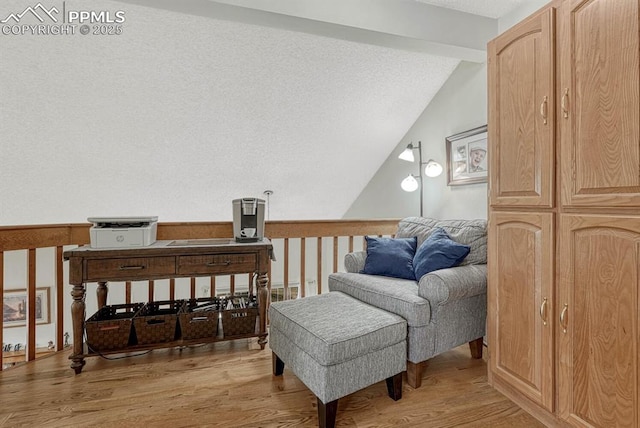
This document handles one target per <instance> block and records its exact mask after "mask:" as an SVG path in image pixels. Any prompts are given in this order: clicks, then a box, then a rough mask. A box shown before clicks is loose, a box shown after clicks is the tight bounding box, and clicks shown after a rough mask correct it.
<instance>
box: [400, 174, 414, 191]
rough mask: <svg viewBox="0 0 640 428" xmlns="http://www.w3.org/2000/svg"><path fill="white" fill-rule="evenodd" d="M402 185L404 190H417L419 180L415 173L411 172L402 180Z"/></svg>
mask: <svg viewBox="0 0 640 428" xmlns="http://www.w3.org/2000/svg"><path fill="white" fill-rule="evenodd" d="M400 187H402V190H404V191H405V192H415V191H416V190H417V189H418V180H416V178H415V177H414V176H413V175H411V174H409V176H408V177H407V178H405V179H404V180H402V183H400Z"/></svg>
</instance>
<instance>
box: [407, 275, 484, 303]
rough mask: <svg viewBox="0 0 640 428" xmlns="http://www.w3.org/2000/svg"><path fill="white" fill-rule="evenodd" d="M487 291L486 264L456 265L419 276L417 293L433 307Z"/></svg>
mask: <svg viewBox="0 0 640 428" xmlns="http://www.w3.org/2000/svg"><path fill="white" fill-rule="evenodd" d="M486 292H487V265H466V266H456V267H452V268H449V269H440V270H436V271H433V272H430V273H428V274H426V275H424V276H423V277H422V278H420V281H419V282H418V295H419V296H420V297H422V298H423V299H427V300H428V301H429V303H431V307H432V308H433V307H434V306H436V305H445V304H447V303H450V302H452V301H455V300H462V299H465V298H468V297H472V296H477V295H479V294H484V293H486Z"/></svg>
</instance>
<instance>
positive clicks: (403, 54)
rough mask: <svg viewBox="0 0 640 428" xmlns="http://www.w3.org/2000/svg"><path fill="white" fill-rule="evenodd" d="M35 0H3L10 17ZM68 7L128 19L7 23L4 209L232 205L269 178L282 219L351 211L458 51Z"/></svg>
mask: <svg viewBox="0 0 640 428" xmlns="http://www.w3.org/2000/svg"><path fill="white" fill-rule="evenodd" d="M27 4H28V3H26V2H25V1H24V0H7V1H3V2H2V5H0V15H2V16H1V17H0V19H2V18H5V17H6V16H7V14H8V12H9V11H14V12H20V11H22V10H23V9H24V8H25V6H26V5H27ZM66 7H67V9H68V10H69V9H71V8H77V9H84V10H110V11H116V10H119V9H123V10H124V11H125V12H126V22H125V23H124V24H123V30H124V31H123V33H122V34H121V35H118V36H116V35H112V36H95V35H86V36H83V35H79V34H76V35H73V36H31V35H26V36H12V35H4V34H0V57H1V60H0V94H1V96H0V152H1V154H2V167H1V168H0V183H2V184H1V186H0V224H2V225H7V224H33V223H36V224H37V223H66V222H82V221H85V220H86V218H87V217H89V216H108V215H158V216H159V218H160V221H206V220H229V219H231V212H232V210H231V201H232V199H234V198H239V197H245V196H257V197H263V191H264V190H266V189H270V190H273V191H274V192H275V193H274V194H273V196H272V197H271V207H270V213H271V219H308V218H319V219H322V218H339V217H341V216H342V214H343V213H344V212H345V211H346V209H347V208H348V207H349V205H350V204H351V202H352V201H353V200H354V199H355V197H356V196H357V195H358V194H359V192H360V191H361V189H362V188H363V187H364V186H365V185H366V183H367V182H368V181H369V180H370V178H371V177H372V176H373V174H374V173H375V171H376V170H377V168H378V167H379V166H380V165H381V164H382V162H383V161H384V159H385V158H386V156H387V155H388V153H389V151H390V150H391V149H392V148H393V146H394V145H395V142H396V141H398V140H399V139H400V138H401V137H402V135H403V134H404V133H405V132H406V130H407V129H408V128H409V127H410V126H411V124H412V123H413V122H414V121H415V119H416V118H417V117H418V116H419V114H420V112H421V111H422V110H423V109H424V106H425V105H426V103H427V101H426V100H428V99H430V98H431V97H432V96H433V94H435V93H436V92H437V89H438V88H439V87H440V85H441V84H442V83H443V82H444V81H445V80H446V79H447V77H448V76H449V74H450V73H451V71H453V69H454V68H455V66H456V64H457V62H458V61H457V60H455V59H451V58H440V57H433V56H430V55H427V54H424V53H419V52H408V51H401V50H394V49H389V48H384V47H380V46H374V45H369V44H361V43H355V42H350V41H345V40H337V39H331V38H328V37H318V36H315V35H311V34H306V33H298V32H293V31H287V30H281V29H276V28H268V27H261V26H257V25H249V24H243V23H238V22H230V21H221V20H216V19H212V18H206V17H200V16H194V15H188V14H181V13H175V12H170V11H166V10H160V9H154V8H146V7H141V6H136V5H131V4H126V3H120V2H113V1H107V0H99V1H86V0H68V1H67V2H66ZM422 70H436V71H435V74H433V73H432V74H431V78H430V79H427V80H425V79H421V76H422V74H423V71H422ZM354 163H357V164H359V166H358V168H353V165H354ZM345 182H348V183H349V186H345V185H344V183H345Z"/></svg>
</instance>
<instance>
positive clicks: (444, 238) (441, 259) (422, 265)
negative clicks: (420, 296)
mask: <svg viewBox="0 0 640 428" xmlns="http://www.w3.org/2000/svg"><path fill="white" fill-rule="evenodd" d="M469 251H471V247H469V246H468V245H464V244H459V243H457V242H456V241H453V240H452V239H451V238H450V237H449V235H448V234H447V232H445V230H444V229H442V228H441V227H438V228H437V229H436V230H435V231H434V232H433V233H432V234H431V235H430V236H429V237H428V238H427V239H426V240H425V241H424V242H423V243H422V245H420V248H418V251H416V255H415V257H414V258H413V269H414V274H415V277H416V279H417V280H418V281H420V278H422V275H425V274H427V273H429V272H433V271H434V270H438V269H447V268H450V267H454V266H457V265H458V264H459V263H460V262H462V261H463V260H464V258H465V257H467V254H469Z"/></svg>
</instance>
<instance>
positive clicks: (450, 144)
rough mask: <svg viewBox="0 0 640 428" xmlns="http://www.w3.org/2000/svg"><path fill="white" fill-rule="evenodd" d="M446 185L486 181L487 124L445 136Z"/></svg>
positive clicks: (487, 174) (487, 159) (487, 173)
mask: <svg viewBox="0 0 640 428" xmlns="http://www.w3.org/2000/svg"><path fill="white" fill-rule="evenodd" d="M445 141H446V151H447V185H448V186H460V185H464V184H473V183H486V182H487V180H488V177H489V158H488V145H487V125H483V126H479V127H477V128H473V129H470V130H468V131H464V132H460V133H458V134H454V135H451V136H449V137H446V139H445Z"/></svg>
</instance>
